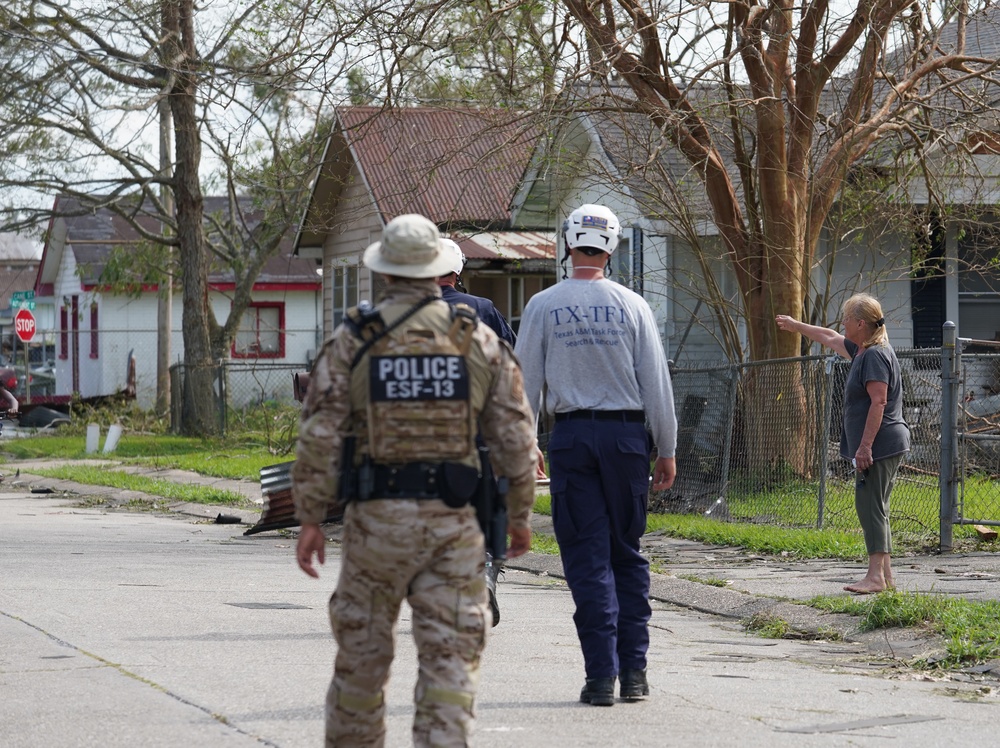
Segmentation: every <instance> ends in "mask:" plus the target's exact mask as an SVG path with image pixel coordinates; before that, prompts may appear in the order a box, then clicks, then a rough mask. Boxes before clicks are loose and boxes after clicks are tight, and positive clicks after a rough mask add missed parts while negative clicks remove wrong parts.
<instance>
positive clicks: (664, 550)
mask: <svg viewBox="0 0 1000 748" xmlns="http://www.w3.org/2000/svg"><path fill="white" fill-rule="evenodd" d="M56 464H66V463H65V462H63V463H56V462H33V461H22V462H12V463H9V464H8V465H7V466H6V471H7V477H6V479H5V481H4V485H7V486H11V487H20V488H24V487H30V488H31V489H32V490H35V491H52V492H55V493H60V492H65V493H69V494H75V495H79V496H80V497H81V498H87V497H90V498H94V499H98V498H101V499H105V500H107V501H109V502H111V503H112V504H117V505H125V504H128V503H129V502H133V501H135V502H140V501H141V502H147V503H150V504H155V505H157V508H160V509H162V510H164V511H171V512H178V513H182V514H185V515H189V516H195V517H203V518H204V519H205V520H206V521H209V520H213V519H215V518H216V517H217V515H219V514H220V513H221V514H225V515H235V516H238V517H240V518H241V519H242V520H243V523H244V524H246V525H247V526H248V527H249V526H251V525H253V523H254V522H256V521H257V519H258V517H259V515H260V512H259V511H252V510H246V509H234V508H230V507H223V506H218V505H204V504H189V503H183V502H171V501H169V500H165V499H163V498H162V497H157V496H151V495H149V494H144V493H140V492H135V491H119V490H115V489H109V488H107V487H101V486H89V485H82V484H78V483H74V482H71V481H64V480H57V479H52V478H42V477H39V476H36V475H33V474H32V472H31V471H32V469H35V470H38V469H42V468H47V467H54V466H55V465H56ZM85 464H87V465H91V466H92V465H94V461H92V460H87V461H85ZM108 464H109V466H110V465H114V466H115V469H116V470H125V471H127V472H131V473H135V474H140V475H143V476H145V477H148V478H155V479H160V480H164V481H170V482H175V483H191V484H199V485H204V486H210V487H213V488H218V489H224V490H228V491H232V492H235V493H240V494H242V495H244V496H246V497H248V498H249V499H250V500H251V501H255V502H258V503H261V504H262V499H261V495H260V485H259V483H256V482H252V481H233V480H225V479H218V478H211V477H206V476H203V475H199V474H197V473H191V472H186V471H180V470H170V469H153V468H146V467H136V466H122V465H118V464H116V463H113V462H109V463H108ZM12 470H20V475H19V476H18V477H16V478H15V477H14V476H12V475H10V472H11V471H12ZM328 528H329V532H328V536H329V537H330V538H331V539H332V540H334V541H336V540H338V539H339V533H340V527H339V526H337V525H329V526H328ZM534 529H535V532H536V533H547V534H551V532H552V529H551V520H550V518H549V517H547V516H544V515H536V516H535V517H534ZM293 532H294V531H293ZM643 548H644V551H646V552H647V553H648V554H649V557H650V560H651V561H652V562H653V563H654V568H655V569H656V571H657V573H654V574H653V578H652V586H651V593H650V594H651V597H652V598H653V599H655V600H658V601H660V602H662V603H666V604H671V605H677V606H681V607H684V608H688V609H691V610H695V611H699V612H703V613H709V614H712V615H717V616H724V617H726V618H732V619H737V620H740V621H745V620H747V619H750V618H751V617H753V616H770V617H776V618H780V619H783V620H784V621H786V622H788V624H789V625H790V627H791V628H792V629H793V630H794V631H795V632H799V633H800V634H802V635H804V636H809V637H822V638H842V639H844V640H847V641H857V642H864V643H866V644H867V645H868V646H869V647H870V648H871V649H872V650H873V651H875V652H878V653H880V654H884V655H890V656H894V657H898V658H901V659H910V658H913V657H932V658H933V657H934V656H935V654H936V653H937V652H940V651H942V650H943V644H942V642H940V641H939V640H937V639H936V638H935V637H933V636H930V635H928V634H926V633H925V632H921V631H916V630H913V629H898V630H879V631H877V632H872V633H867V634H865V633H862V632H860V631H859V630H858V621H857V619H856V618H855V617H853V616H848V615H841V614H830V613H824V612H822V611H819V610H816V609H814V608H811V607H809V606H807V605H802V604H797V603H802V602H804V601H807V600H809V599H811V598H813V597H816V596H818V595H848V594H849V593H846V592H845V591H844V590H843V587H844V585H845V584H849V583H851V582H855V581H857V580H859V579H860V578H861V577H862V576H864V572H865V568H866V567H865V565H864V564H863V563H860V562H858V563H849V562H844V561H836V560H822V559H821V560H797V559H791V558H788V559H785V558H781V557H776V556H763V555H757V554H752V553H748V552H746V551H744V550H742V549H739V548H731V547H724V546H712V545H706V544H704V543H697V542H693V541H688V540H681V539H677V538H670V537H666V536H663V535H661V534H658V533H650V534H648V535H647V536H646V537H645V538H644V540H643ZM505 566H506V569H507V573H508V574H510V575H512V577H513V575H514V574H517V573H530V574H534V575H547V576H551V577H555V578H562V577H563V569H562V562H561V560H560V558H559V557H558V556H551V555H544V554H538V553H529V554H526V555H525V556H522V557H520V558H517V559H512V560H510V561H509V562H507V564H506V565H505ZM893 568H894V571H895V574H896V585H897V588H898V589H900V590H902V591H905V592H919V593H927V594H939V595H949V596H956V597H963V598H967V599H970V600H1000V554H994V553H989V552H977V553H954V554H944V555H937V554H934V555H919V556H901V557H896V558H894V559H893ZM696 580H704V582H700V581H696ZM719 581H724V582H725V586H724V587H720V586H715V585H716V584H718V583H719ZM706 582H712V583H713V584H709V583H706ZM995 664H996V668H997V669H996V672H995V673H993V674H994V675H1000V662H997V663H995ZM988 670H989V669H987V670H986V671H988ZM986 671H984V670H983V669H982V668H980V671H979V672H986Z"/></svg>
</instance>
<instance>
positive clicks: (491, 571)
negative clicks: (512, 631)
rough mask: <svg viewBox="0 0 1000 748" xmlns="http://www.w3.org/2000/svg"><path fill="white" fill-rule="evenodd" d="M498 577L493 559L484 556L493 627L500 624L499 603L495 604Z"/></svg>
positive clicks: (498, 566)
mask: <svg viewBox="0 0 1000 748" xmlns="http://www.w3.org/2000/svg"><path fill="white" fill-rule="evenodd" d="M498 576H500V565H499V564H497V563H496V562H495V561H493V557H492V556H491V555H490V554H489V552H487V554H486V591H487V592H488V593H489V595H490V610H491V611H492V612H493V625H494V626H496V625H497V624H498V623H500V603H498V602H497V577H498Z"/></svg>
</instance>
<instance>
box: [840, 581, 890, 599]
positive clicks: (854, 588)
mask: <svg viewBox="0 0 1000 748" xmlns="http://www.w3.org/2000/svg"><path fill="white" fill-rule="evenodd" d="M885 588H886V587H885V582H878V581H875V580H872V579H869V578H868V577H865V578H864V579H862V580H861V581H860V582H857V583H855V584H849V585H847V586H846V587H844V589H845V590H847V591H848V592H854V593H856V594H858V595H874V594H876V593H879V592H882V591H883V590H885Z"/></svg>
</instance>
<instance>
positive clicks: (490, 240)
mask: <svg viewBox="0 0 1000 748" xmlns="http://www.w3.org/2000/svg"><path fill="white" fill-rule="evenodd" d="M451 238H452V239H453V240H454V241H455V243H457V244H458V246H459V247H460V248H461V250H462V252H464V253H465V257H466V259H468V260H470V261H472V260H487V261H492V260H552V259H554V258H555V256H556V235H555V232H553V231H490V232H484V233H477V234H472V235H465V236H463V235H459V234H452V235H451Z"/></svg>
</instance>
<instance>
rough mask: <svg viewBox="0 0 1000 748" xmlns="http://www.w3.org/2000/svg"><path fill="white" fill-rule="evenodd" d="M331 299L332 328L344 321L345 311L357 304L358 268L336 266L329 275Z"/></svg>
mask: <svg viewBox="0 0 1000 748" xmlns="http://www.w3.org/2000/svg"><path fill="white" fill-rule="evenodd" d="M330 276H331V277H330V283H331V284H332V288H331V289H330V290H331V291H332V294H331V298H332V299H333V326H334V327H336V326H337V325H339V324H340V323H341V322H343V320H344V315H345V314H346V313H347V310H348V309H350V308H351V307H353V306H357V303H358V268H357V267H352V266H349V265H338V266H336V267H334V268H333V272H332V273H331V274H330Z"/></svg>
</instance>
